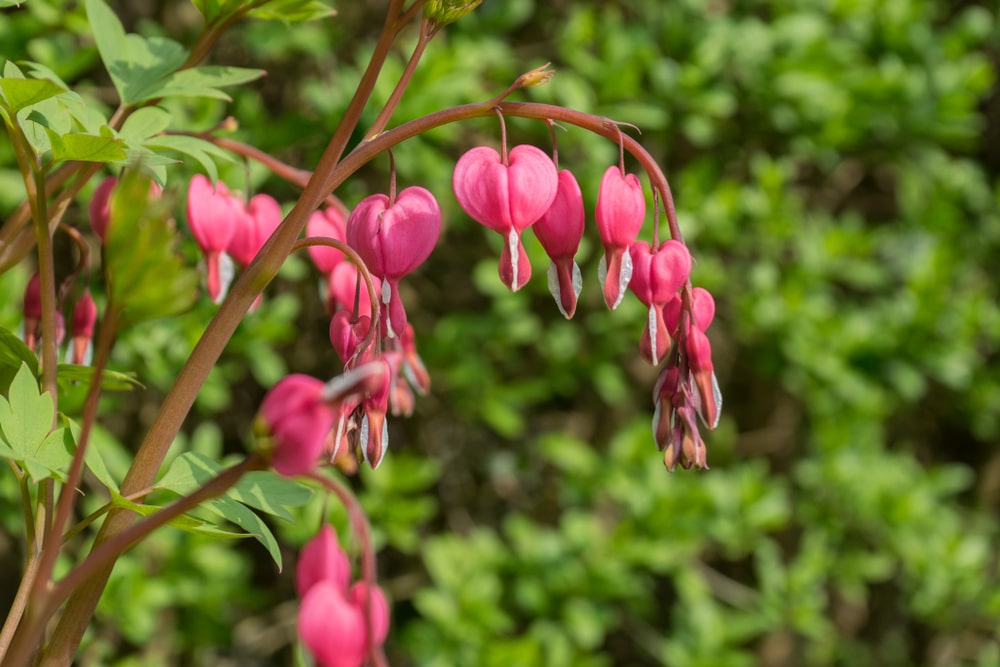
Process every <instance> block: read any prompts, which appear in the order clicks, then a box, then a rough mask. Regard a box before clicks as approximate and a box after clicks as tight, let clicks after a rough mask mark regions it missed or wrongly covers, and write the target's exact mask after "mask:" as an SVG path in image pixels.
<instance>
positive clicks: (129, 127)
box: [118, 106, 173, 145]
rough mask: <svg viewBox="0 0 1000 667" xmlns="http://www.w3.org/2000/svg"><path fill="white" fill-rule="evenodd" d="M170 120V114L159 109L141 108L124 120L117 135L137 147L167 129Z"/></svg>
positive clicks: (154, 107)
mask: <svg viewBox="0 0 1000 667" xmlns="http://www.w3.org/2000/svg"><path fill="white" fill-rule="evenodd" d="M172 118H173V117H172V116H171V114H170V112H169V111H167V110H165V109H163V108H161V107H156V106H151V107H143V108H141V109H137V110H136V111H135V112H134V113H133V114H132V115H131V116H129V117H128V118H126V119H125V122H124V123H123V124H122V129H121V130H120V131H119V132H118V134H119V135H120V136H121V137H122V138H123V139H125V141H127V142H128V143H129V144H134V145H138V144H141V143H142V142H143V141H145V140H146V139H148V138H149V137H151V136H153V135H154V134H159V133H160V132H163V131H164V130H165V129H167V128H168V127H169V126H170V121H171V120H172Z"/></svg>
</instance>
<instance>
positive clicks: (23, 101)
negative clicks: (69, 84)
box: [0, 79, 65, 113]
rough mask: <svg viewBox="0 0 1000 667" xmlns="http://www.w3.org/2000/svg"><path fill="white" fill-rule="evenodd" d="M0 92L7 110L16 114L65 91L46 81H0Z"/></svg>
mask: <svg viewBox="0 0 1000 667" xmlns="http://www.w3.org/2000/svg"><path fill="white" fill-rule="evenodd" d="M0 92H3V97H4V99H5V100H6V103H7V109H8V110H9V111H11V112H12V113H17V112H18V111H20V110H21V109H24V108H25V107H30V106H31V105H32V104H37V103H39V102H41V101H43V100H47V99H49V98H50V97H55V96H56V95H60V94H62V93H63V92H65V90H64V89H63V88H61V87H60V86H59V85H58V84H56V83H54V82H52V81H49V80H47V79H0Z"/></svg>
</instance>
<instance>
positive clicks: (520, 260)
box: [452, 145, 559, 292]
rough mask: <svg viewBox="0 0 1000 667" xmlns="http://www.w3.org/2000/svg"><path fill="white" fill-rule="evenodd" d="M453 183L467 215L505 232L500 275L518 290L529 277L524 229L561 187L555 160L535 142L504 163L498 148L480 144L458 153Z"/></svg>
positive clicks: (514, 150)
mask: <svg viewBox="0 0 1000 667" xmlns="http://www.w3.org/2000/svg"><path fill="white" fill-rule="evenodd" d="M452 185H453V187H454V190H455V198H456V199H458V203H459V205H460V206H461V207H462V209H463V210H464V211H465V212H466V213H468V214H469V217H471V218H472V219H473V220H475V221H476V222H478V223H480V224H482V225H485V226H486V227H489V228H490V229H492V230H493V231H495V232H497V233H499V234H500V235H501V236H502V237H503V239H504V245H503V250H502V251H501V254H500V268H499V272H500V280H502V281H503V283H504V284H505V285H506V286H507V287H508V288H509V289H510V290H511V291H515V292H516V291H517V290H519V289H520V288H521V287H523V286H524V284H525V283H527V282H528V279H529V278H530V277H531V263H530V262H529V261H528V257H527V255H526V253H525V251H524V245H523V244H522V243H521V232H523V231H524V230H525V229H527V228H528V227H530V226H531V225H532V224H534V223H535V221H537V220H538V219H539V218H541V217H542V215H544V214H545V212H546V211H547V210H548V209H549V207H550V206H552V201H553V200H554V199H555V197H556V191H557V189H558V186H559V177H558V175H557V173H556V166H555V164H554V163H553V162H552V159H551V158H549V156H548V155H546V154H545V153H544V152H542V151H541V150H540V149H538V148H536V147H534V146H529V145H520V146H515V147H514V148H512V149H511V150H510V153H509V155H508V156H507V160H506V162H504V161H503V159H502V158H501V156H500V154H499V153H497V152H496V151H495V150H494V149H492V148H490V147H488V146H479V147H477V148H473V149H471V150H469V151H467V152H466V153H465V154H464V155H463V156H462V157H460V158H459V160H458V162H457V163H456V164H455V172H454V174H453V176H452Z"/></svg>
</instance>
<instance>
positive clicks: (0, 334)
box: [0, 327, 38, 377]
mask: <svg viewBox="0 0 1000 667" xmlns="http://www.w3.org/2000/svg"><path fill="white" fill-rule="evenodd" d="M22 364H27V366H28V370H30V371H31V374H32V376H36V377H37V376H38V358H37V357H36V356H35V353H34V352H32V351H31V350H30V349H29V348H28V346H27V345H25V344H24V343H23V342H22V341H21V339H20V338H19V337H18V336H17V335H16V334H15V333H14V332H13V331H10V330H8V329H4V328H3V327H0V366H12V367H14V368H20V367H21V365H22Z"/></svg>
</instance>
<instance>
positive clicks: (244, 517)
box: [205, 498, 282, 572]
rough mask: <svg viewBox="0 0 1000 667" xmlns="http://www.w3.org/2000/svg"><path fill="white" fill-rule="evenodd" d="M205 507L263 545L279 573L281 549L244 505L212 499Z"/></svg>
mask: <svg viewBox="0 0 1000 667" xmlns="http://www.w3.org/2000/svg"><path fill="white" fill-rule="evenodd" d="M205 507H207V508H208V509H210V510H212V511H213V512H215V513H216V514H218V515H219V516H221V517H223V518H224V519H227V520H228V521H232V522H233V523H235V524H236V525H237V526H239V527H240V528H242V529H243V530H245V531H247V532H248V533H249V534H250V535H252V536H253V537H254V538H255V539H256V540H257V541H258V542H260V543H261V544H262V545H264V548H265V549H267V552H268V553H269V554H270V555H271V558H272V559H273V560H274V564H275V565H277V566H278V571H279V572H280V571H281V567H282V560H281V547H279V546H278V541H277V540H276V539H275V538H274V533H272V532H271V529H270V528H268V527H267V524H266V523H264V520H263V519H261V518H260V517H259V516H257V515H256V514H254V513H253V511H251V510H250V509H249V508H247V507H246V506H245V505H241V504H240V503H238V502H236V501H235V500H232V499H230V498H214V499H212V500H209V501H207V502H206V503H205Z"/></svg>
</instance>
